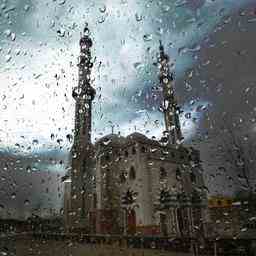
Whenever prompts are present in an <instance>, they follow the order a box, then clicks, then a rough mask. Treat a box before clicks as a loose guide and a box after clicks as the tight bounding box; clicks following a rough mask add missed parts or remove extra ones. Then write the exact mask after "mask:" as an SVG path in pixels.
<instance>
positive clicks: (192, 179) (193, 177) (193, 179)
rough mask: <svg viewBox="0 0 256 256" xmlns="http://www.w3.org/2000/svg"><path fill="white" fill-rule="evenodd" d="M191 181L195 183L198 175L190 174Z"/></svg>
mask: <svg viewBox="0 0 256 256" xmlns="http://www.w3.org/2000/svg"><path fill="white" fill-rule="evenodd" d="M190 180H191V182H193V183H195V182H196V175H195V174H194V173H193V172H191V173H190Z"/></svg>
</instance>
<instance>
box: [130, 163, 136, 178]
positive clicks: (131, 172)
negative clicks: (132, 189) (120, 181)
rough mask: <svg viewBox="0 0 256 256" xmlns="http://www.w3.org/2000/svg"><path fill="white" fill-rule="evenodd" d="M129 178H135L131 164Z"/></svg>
mask: <svg viewBox="0 0 256 256" xmlns="http://www.w3.org/2000/svg"><path fill="white" fill-rule="evenodd" d="M129 179H130V180H135V179H136V172H135V169H134V167H133V166H131V168H130V172H129Z"/></svg>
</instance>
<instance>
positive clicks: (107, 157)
mask: <svg viewBox="0 0 256 256" xmlns="http://www.w3.org/2000/svg"><path fill="white" fill-rule="evenodd" d="M105 160H106V161H109V160H110V155H109V154H108V153H107V154H106V155H105Z"/></svg>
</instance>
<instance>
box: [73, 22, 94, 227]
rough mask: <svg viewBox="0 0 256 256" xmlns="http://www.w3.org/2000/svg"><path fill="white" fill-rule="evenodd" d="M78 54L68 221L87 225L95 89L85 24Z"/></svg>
mask: <svg viewBox="0 0 256 256" xmlns="http://www.w3.org/2000/svg"><path fill="white" fill-rule="evenodd" d="M79 44H80V55H79V58H78V64H77V66H78V71H79V73H78V86H77V87H75V88H74V90H73V93H72V96H73V98H74V99H75V102H76V106H75V136H74V144H73V147H72V170H71V214H70V215H71V216H73V218H72V219H73V220H72V221H71V223H72V227H73V228H76V227H81V226H82V227H83V228H85V227H86V226H88V225H89V211H90V208H89V207H90V198H89V197H90V196H89V195H90V190H91V189H92V142H91V123H92V101H93V99H94V97H95V89H94V88H93V87H92V86H91V78H90V76H91V70H92V67H93V63H92V60H91V47H92V40H91V38H90V31H89V28H88V24H87V23H86V24H85V28H84V30H83V33H82V35H81V38H80V41H79Z"/></svg>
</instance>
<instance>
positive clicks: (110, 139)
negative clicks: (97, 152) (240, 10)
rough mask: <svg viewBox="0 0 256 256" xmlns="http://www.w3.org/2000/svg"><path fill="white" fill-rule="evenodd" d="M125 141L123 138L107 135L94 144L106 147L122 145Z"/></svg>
mask: <svg viewBox="0 0 256 256" xmlns="http://www.w3.org/2000/svg"><path fill="white" fill-rule="evenodd" d="M125 141H126V139H125V137H123V136H120V135H118V134H108V135H106V136H104V137H102V138H100V139H99V140H98V141H97V142H96V143H95V144H96V145H102V146H108V145H122V144H124V143H125Z"/></svg>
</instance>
